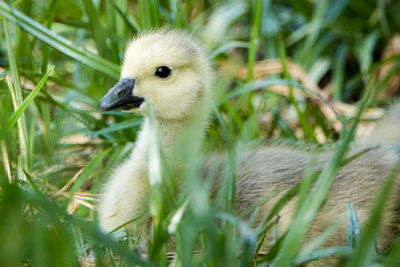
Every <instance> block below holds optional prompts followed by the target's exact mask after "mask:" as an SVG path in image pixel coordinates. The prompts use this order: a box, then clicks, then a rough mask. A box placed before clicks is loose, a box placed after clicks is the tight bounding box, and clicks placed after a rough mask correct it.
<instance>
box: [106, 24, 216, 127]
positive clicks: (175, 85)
mask: <svg viewBox="0 0 400 267" xmlns="http://www.w3.org/2000/svg"><path fill="white" fill-rule="evenodd" d="M211 79H212V71H211V67H210V63H209V60H208V58H207V55H206V54H205V53H204V51H203V49H202V48H201V47H200V45H199V44H198V43H197V42H196V41H195V40H194V39H192V38H191V37H190V36H189V35H187V34H186V33H183V32H180V31H155V32H150V33H146V34H143V35H140V36H139V37H137V38H135V39H133V40H132V42H131V43H130V44H129V45H128V47H127V49H126V53H125V58H124V62H123V65H122V70H121V79H120V81H119V82H118V83H117V84H116V85H115V86H114V87H113V88H111V89H110V90H109V92H108V93H107V94H106V95H105V96H104V97H103V98H102V99H101V100H100V103H99V106H100V108H101V109H102V110H112V109H117V108H121V109H122V110H124V111H128V112H139V113H142V114H146V113H147V110H146V109H147V108H146V103H144V102H145V101H149V102H150V103H151V106H152V109H153V111H154V114H155V116H156V117H157V118H158V119H161V120H162V119H164V120H181V119H184V118H186V117H187V116H188V115H190V114H191V113H192V112H193V109H194V107H195V106H196V104H197V103H199V102H200V101H201V100H202V99H203V98H204V96H205V95H208V91H209V90H210V82H211Z"/></svg>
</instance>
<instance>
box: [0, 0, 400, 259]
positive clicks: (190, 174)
mask: <svg viewBox="0 0 400 267" xmlns="http://www.w3.org/2000/svg"><path fill="white" fill-rule="evenodd" d="M399 12H400V4H399V3H398V2H396V1H386V2H385V1H370V0H368V1H362V0H356V1H347V0H339V1H325V0H323V1H315V2H313V1H304V0H291V1H268V0H253V1H244V0H237V1H213V0H201V1H191V0H188V1H183V2H181V1H173V0H170V1H163V0H151V1H141V0H139V1H126V0H121V1H116V0H107V1H92V0H84V1H74V0H64V1H54V0H49V1H45V0H43V1H32V0H21V1H3V0H0V21H1V24H2V27H0V36H1V37H0V40H2V41H1V42H0V72H1V73H0V101H1V103H2V104H1V105H0V126H1V130H0V145H1V156H0V157H1V162H2V164H1V165H0V265H1V266H19V265H32V266H64V265H66V266H78V265H79V264H82V263H83V262H85V261H86V262H88V261H94V260H96V263H97V265H99V266H103V265H104V266H119V265H122V266H125V265H126V266H132V265H135V264H137V265H143V266H147V265H149V266H164V265H167V264H168V262H169V258H168V257H167V252H168V241H169V239H170V238H171V237H173V238H174V239H175V242H176V246H175V248H174V251H175V254H174V255H173V256H172V258H173V261H174V262H175V263H176V264H178V265H182V266H197V265H201V266H203V265H205V266H236V265H241V266H252V265H260V266H267V265H269V264H272V265H274V266H288V265H299V264H305V263H307V262H310V261H312V260H315V259H319V258H323V257H328V256H331V255H335V256H338V257H339V258H340V262H341V264H343V265H345V264H348V265H349V266H370V265H373V264H380V265H385V266H386V265H387V266H398V264H399V263H400V258H399V253H398V252H399V249H400V242H399V241H398V240H397V241H396V242H394V244H393V245H392V247H390V248H389V249H388V250H387V251H385V252H383V253H382V252H376V251H375V238H376V236H377V231H378V227H379V224H380V221H381V219H382V218H381V213H382V210H383V208H382V207H384V205H385V203H386V200H387V199H386V196H387V195H388V192H389V191H390V188H391V187H392V185H393V183H394V177H395V174H393V175H390V176H389V178H388V181H387V183H386V184H384V185H382V190H381V194H380V195H379V196H378V197H377V201H376V203H375V206H374V208H373V210H372V211H371V215H370V218H369V223H368V224H369V227H368V230H366V231H364V229H363V228H361V229H360V225H359V224H358V222H357V215H356V214H357V210H354V209H353V208H352V205H351V203H350V204H349V208H348V214H349V216H348V220H349V242H348V246H347V247H328V248H326V247H325V248H320V246H319V245H320V244H321V243H322V242H323V241H324V240H325V239H326V237H327V236H328V235H329V234H334V229H335V227H336V226H335V222H334V221H332V227H331V228H330V229H327V230H326V232H324V233H322V234H321V236H319V237H317V238H316V240H314V241H313V242H310V243H307V244H305V245H304V244H302V242H301V240H302V237H303V236H304V234H305V233H306V231H307V229H308V227H309V225H310V224H311V222H312V220H313V218H314V217H315V215H316V213H317V211H318V209H319V208H320V207H321V205H322V204H323V202H324V200H325V198H326V195H327V192H328V191H329V187H330V185H331V184H332V182H333V180H334V178H335V174H336V173H337V171H338V169H339V168H340V167H341V165H343V157H344V154H345V152H346V150H347V148H348V147H349V145H350V143H351V142H352V141H353V140H354V138H355V137H354V136H355V134H356V132H357V131H358V132H359V130H357V129H359V128H357V125H358V122H359V121H360V120H361V121H362V122H363V123H365V122H364V121H363V116H362V111H363V110H365V109H366V108H368V107H372V110H378V109H379V108H380V107H382V106H385V105H387V104H388V102H390V101H388V99H390V98H392V97H393V94H391V93H390V92H389V91H388V90H386V89H387V88H389V87H390V86H392V85H393V83H395V78H396V75H398V74H397V73H398V71H399V66H400V54H399V51H400V49H398V50H397V52H395V53H392V54H390V55H389V56H388V57H386V58H384V57H383V54H384V53H385V51H386V50H385V47H386V46H387V44H388V43H389V42H390V41H391V40H392V38H393V36H394V33H396V32H398V31H399V29H400V19H399V16H398V14H399ZM159 27H167V28H179V29H185V30H188V31H191V32H193V34H194V35H196V36H197V37H198V38H199V39H201V40H202V41H203V42H204V43H205V44H206V45H207V46H208V47H209V50H210V56H211V57H212V58H213V60H214V62H215V67H216V69H217V70H218V72H219V73H218V74H219V75H217V78H216V81H215V84H214V87H215V95H216V98H217V99H216V107H215V108H214V109H213V114H212V120H211V126H210V127H209V128H208V129H207V133H206V134H207V138H206V139H205V140H204V144H203V145H202V146H200V144H197V145H198V146H199V147H198V148H199V151H195V150H194V151H191V152H190V151H189V152H187V153H188V154H185V155H181V156H182V158H184V159H186V161H185V170H184V173H183V174H182V176H183V177H182V179H183V180H182V183H181V184H182V186H181V188H177V185H175V184H173V183H172V182H171V181H172V180H171V179H168V177H172V176H173V174H174V172H173V169H171V168H169V167H168V166H165V162H164V161H163V157H162V154H160V153H159V150H158V148H157V146H155V147H154V149H153V150H152V159H153V161H152V166H151V169H152V170H153V172H152V173H151V175H150V179H151V184H152V194H151V196H150V201H149V207H150V213H151V215H152V218H153V226H152V230H153V235H152V242H151V243H150V245H149V247H148V248H147V251H146V254H147V255H148V257H144V256H143V253H141V251H140V249H139V250H138V249H136V245H137V242H138V240H137V239H135V237H131V236H125V237H124V238H121V239H118V240H117V239H113V238H111V237H110V236H108V235H105V234H103V233H102V232H101V231H100V230H99V228H98V226H97V222H96V212H95V206H96V198H97V196H98V194H99V192H100V191H101V186H102V184H103V183H104V181H105V180H106V179H107V178H108V176H109V173H110V171H111V170H112V169H113V168H114V167H116V166H117V165H118V164H119V163H120V162H121V161H122V160H123V159H124V158H125V157H126V156H127V155H128V154H129V152H130V151H131V149H132V147H133V144H132V142H134V141H135V139H136V134H137V131H138V129H139V127H140V125H141V122H142V118H141V117H140V116H138V115H132V114H129V115H128V114H125V113H122V112H120V111H111V112H103V113H101V112H99V110H98V108H97V102H98V100H99V99H100V97H101V96H102V95H103V94H104V93H105V92H106V91H107V89H108V88H110V87H111V86H112V85H113V84H114V83H115V82H116V81H117V80H118V78H119V65H120V63H121V60H122V58H123V51H124V48H125V46H126V44H127V43H128V41H129V39H130V38H131V37H132V36H133V35H135V34H137V33H140V32H143V31H146V30H149V29H153V28H159ZM264 59H266V60H269V61H261V60H264ZM273 64H275V65H273ZM273 66H275V67H273ZM276 66H278V67H276ZM384 67H386V68H387V69H388V70H387V71H383V68H384ZM276 68H278V69H279V70H278V71H276V70H271V69H276ZM265 69H268V70H267V71H265ZM397 86H398V85H397ZM316 88H317V89H316ZM320 88H323V90H319V89H320ZM367 89H368V90H367ZM328 98H330V99H333V100H334V102H333V103H335V104H338V105H339V106H341V104H343V103H346V104H348V106H350V107H353V109H354V110H356V112H355V113H350V112H346V110H343V109H342V110H340V112H339V113H338V114H336V115H335V116H333V117H332V116H331V117H329V116H328V114H327V113H325V112H324V107H329V105H330V104H331V102H328ZM292 109H293V110H295V115H296V116H295V118H293V117H291V116H290V114H291V113H290V112H288V111H290V110H292ZM154 123H155V122H154ZM196 130H198V129H195V130H193V133H195V132H196ZM154 138H155V142H154V144H157V142H156V136H154ZM192 138H193V137H192V135H190V133H189V134H188V136H185V138H183V139H184V140H185V142H187V143H186V144H193V143H196V140H193V139H192ZM267 139H268V140H270V139H273V140H274V139H278V140H279V142H285V143H289V144H297V145H299V144H300V146H301V145H304V146H305V145H306V142H309V143H312V144H313V145H314V146H317V147H320V148H321V149H322V150H324V149H328V148H327V147H329V148H330V149H332V148H331V146H328V145H326V144H325V143H328V144H329V143H332V142H336V141H338V143H337V144H338V145H337V148H336V150H335V152H336V154H335V156H334V157H333V159H332V161H331V162H330V164H329V165H328V166H327V167H326V168H325V169H324V171H322V172H321V173H319V174H315V173H310V174H307V175H305V177H304V179H303V181H302V182H301V183H300V184H298V185H296V186H295V187H293V188H292V189H291V190H289V191H288V192H287V193H286V194H285V195H284V196H283V197H282V198H281V199H280V200H279V201H278V202H277V203H276V205H275V206H274V207H273V208H272V210H271V211H270V213H269V214H268V215H267V216H266V219H265V220H264V221H263V222H262V224H260V225H258V226H257V225H253V223H254V222H253V219H254V216H255V214H256V213H257V210H258V207H257V206H254V207H253V209H252V210H250V211H248V213H249V218H250V219H249V221H245V220H243V218H242V217H241V216H240V215H238V214H236V213H235V210H234V206H233V204H234V197H235V169H236V154H237V151H238V150H240V149H241V145H243V144H245V145H252V144H254V143H260V142H263V141H264V140H267ZM200 147H201V148H200ZM215 150H217V151H225V152H226V169H225V170H223V175H222V177H223V178H222V179H223V182H224V186H222V187H221V189H220V191H219V192H213V193H211V192H212V190H213V189H212V184H210V183H208V182H204V180H201V179H200V178H199V177H200V176H201V175H200V173H201V171H200V170H201V166H203V164H204V162H205V161H206V159H207V157H208V155H210V153H212V152H215ZM182 153H183V152H182ZM154 170H157V171H155V172H154ZM315 181H317V182H316V183H315V184H314V182H315ZM313 185H314V186H313ZM312 186H313V190H311V191H310V189H311V187H312ZM309 192H310V193H309ZM210 195H214V196H215V197H214V198H211V197H210ZM266 197H268V196H266ZM294 197H297V198H298V199H299V201H298V207H297V210H296V212H295V216H294V220H293V221H294V223H296V227H291V228H289V230H288V231H287V232H286V233H285V234H283V235H282V237H281V238H279V239H278V237H277V239H276V240H275V241H276V242H275V243H274V245H273V247H272V249H271V250H270V251H267V252H265V251H260V244H261V243H262V240H263V238H265V233H266V232H267V231H274V228H275V229H277V225H276V224H277V222H276V221H275V218H276V215H277V214H278V213H279V211H280V209H282V207H283V206H284V205H285V204H286V203H288V202H289V201H290V200H291V199H293V198H294ZM216 203H218V205H216ZM278 223H279V222H278Z"/></svg>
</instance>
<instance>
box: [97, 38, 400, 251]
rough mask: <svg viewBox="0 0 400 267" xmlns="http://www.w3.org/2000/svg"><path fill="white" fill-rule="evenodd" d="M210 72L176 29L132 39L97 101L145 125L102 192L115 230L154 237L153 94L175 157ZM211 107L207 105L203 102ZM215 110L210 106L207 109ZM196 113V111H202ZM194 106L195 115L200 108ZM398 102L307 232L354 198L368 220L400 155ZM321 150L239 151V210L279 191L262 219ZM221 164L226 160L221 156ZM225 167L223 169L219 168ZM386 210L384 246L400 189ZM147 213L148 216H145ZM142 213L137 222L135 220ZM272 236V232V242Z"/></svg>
mask: <svg viewBox="0 0 400 267" xmlns="http://www.w3.org/2000/svg"><path fill="white" fill-rule="evenodd" d="M213 75H214V73H213V71H212V68H211V64H210V62H209V60H208V57H207V55H206V53H205V52H204V50H203V49H202V47H201V46H200V45H199V44H198V42H196V41H195V40H194V39H192V38H191V37H190V36H188V35H187V34H185V33H182V32H179V31H153V32H150V33H146V34H143V35H140V36H138V37H137V38H135V39H134V40H133V41H132V42H131V43H130V44H129V45H128V48H127V50H126V54H125V59H124V62H123V65H122V71H121V79H120V81H119V82H118V83H117V84H116V85H115V86H114V87H113V88H112V89H110V91H109V92H108V93H107V94H106V95H105V96H104V97H103V98H102V99H101V100H100V108H101V109H103V110H112V109H116V108H122V109H123V110H125V111H127V112H138V113H141V114H143V115H144V116H145V119H144V122H143V126H142V129H141V131H140V133H139V135H138V138H137V141H136V144H135V147H134V149H133V151H132V153H131V155H130V156H129V158H128V159H127V160H126V161H125V162H124V163H122V165H120V166H119V167H118V168H117V169H115V170H114V171H113V173H112V175H111V177H110V179H109V181H108V182H107V183H106V185H105V187H104V192H103V193H102V195H101V198H100V202H99V207H98V215H99V222H100V226H101V228H102V229H103V230H104V231H105V232H110V231H113V230H114V229H116V228H118V227H119V226H121V225H124V224H125V225H124V229H125V230H127V231H129V232H131V233H132V234H133V235H135V236H138V237H140V238H141V239H142V240H145V242H146V239H147V238H148V236H149V232H148V231H149V223H150V219H149V217H148V215H147V213H146V211H147V209H148V207H147V202H146V201H147V196H148V194H149V182H148V153H149V142H150V140H149V136H150V135H151V127H150V120H149V118H147V117H146V114H147V105H146V103H145V102H146V101H149V102H150V103H151V106H152V110H153V112H154V116H155V118H156V120H157V122H158V133H159V138H160V140H159V142H160V148H161V150H162V152H163V155H164V156H165V157H166V158H172V157H173V156H174V155H172V154H173V151H174V150H173V147H174V146H175V145H176V143H177V141H178V140H177V139H178V137H179V135H180V133H181V132H182V131H185V129H186V127H187V124H188V121H190V119H191V118H192V117H193V116H194V114H195V113H196V112H195V111H196V110H198V109H199V108H200V107H201V106H202V105H204V103H212V92H211V86H210V85H211V82H212V79H213ZM206 106H207V105H206ZM208 109H211V108H208ZM197 113H198V112H197ZM197 113H196V114H197ZM208 115H209V112H203V113H202V115H201V116H200V117H201V118H200V120H196V121H199V123H201V126H202V127H203V128H205V127H206V125H207V121H208V117H209V116H208ZM399 122H400V106H395V107H394V108H392V110H391V111H390V112H389V115H388V116H387V117H386V119H384V120H383V121H382V122H381V123H380V125H378V127H377V130H376V131H375V133H373V134H372V136H371V137H370V138H366V139H364V140H359V141H357V142H356V144H355V145H354V148H353V150H352V151H351V152H349V153H350V154H355V153H357V152H359V151H363V150H365V149H366V151H367V152H366V153H364V154H362V155H360V156H359V157H357V158H356V159H354V160H353V161H351V162H350V163H348V164H346V165H345V166H344V167H342V168H341V169H340V171H339V173H338V174H337V177H336V180H335V182H334V184H333V185H332V187H331V189H330V193H329V196H328V199H327V202H326V203H325V205H324V206H323V208H322V209H321V210H320V211H319V213H318V214H317V217H316V219H315V220H314V222H313V224H312V225H311V227H310V229H309V231H308V233H307V236H306V237H305V238H306V239H308V238H311V237H313V236H316V235H318V234H320V233H321V232H322V231H324V230H325V229H326V228H327V227H329V226H330V225H331V224H332V222H333V221H332V220H333V218H337V217H338V216H346V206H347V204H348V203H349V202H351V203H352V204H353V205H354V207H355V210H356V211H357V213H358V216H359V220H360V223H361V224H363V223H365V221H366V219H367V218H368V212H369V210H370V209H371V207H372V205H373V202H374V199H375V197H376V195H377V194H378V192H379V188H380V185H381V184H382V183H383V182H384V179H385V177H386V176H387V174H388V173H389V171H390V170H391V169H392V168H393V166H394V165H395V163H396V162H397V160H398V154H397V153H396V151H395V150H393V149H391V148H390V146H391V145H394V144H398V143H400V128H399V127H398V126H397V125H399ZM332 155H333V154H332V153H329V152H327V153H321V154H318V157H317V164H316V166H323V165H324V164H325V163H326V162H328V161H329V160H330V159H331V157H332ZM315 156H316V154H315V153H313V152H311V151H302V150H296V149H293V148H291V147H286V146H284V145H272V146H267V147H260V148H258V149H256V150H252V151H247V152H242V153H241V154H240V155H239V156H238V169H237V172H236V182H237V184H236V190H237V191H236V200H235V205H236V210H237V211H239V212H243V211H245V210H246V209H248V207H250V206H251V205H252V204H253V203H254V202H256V201H257V200H259V199H260V198H262V197H263V196H265V195H267V194H268V193H270V192H272V191H274V193H275V194H276V195H275V196H274V197H273V198H271V199H269V200H268V201H267V202H266V203H264V204H263V206H262V207H261V211H260V213H259V218H258V219H257V220H258V221H261V220H262V219H263V216H265V215H266V214H267V213H268V211H269V210H270V209H271V207H272V206H273V205H274V203H275V202H276V201H277V200H278V199H279V198H280V197H281V196H282V195H283V194H284V193H285V192H287V191H288V190H289V189H290V188H292V187H293V186H294V185H296V184H298V183H299V182H300V181H301V179H302V178H303V175H304V172H305V170H306V169H307V167H308V166H309V164H310V162H311V161H312V159H313V158H315ZM218 164H223V163H218ZM217 169H222V168H217ZM393 192H394V193H393V197H391V200H390V202H389V204H388V205H387V209H386V210H385V213H384V221H383V227H382V234H381V236H380V240H379V245H380V246H381V247H382V248H384V247H387V245H388V244H390V242H392V241H393V240H394V238H395V237H396V235H397V227H396V224H397V223H399V222H400V219H399V218H400V217H399V215H400V214H399V210H400V209H399V201H400V199H399V194H398V193H399V188H398V185H397V184H396V188H395V189H394V190H393ZM295 207H296V203H295V201H292V202H290V203H289V204H288V205H286V206H285V207H284V208H283V210H282V211H281V212H280V223H279V227H280V229H279V233H283V232H284V231H285V230H286V229H287V228H288V227H289V225H290V222H291V219H292V216H293V212H294V210H295ZM143 214H144V215H143ZM134 218H138V219H136V220H134V221H133V222H131V223H129V224H127V223H128V222H130V221H132V219H134ZM346 227H347V226H346V224H345V223H344V224H343V225H342V226H341V227H339V228H340V229H339V230H338V232H337V234H335V235H334V236H333V237H332V238H330V239H329V241H328V244H329V245H336V246H339V245H346V244H345V243H346V239H347V232H346V231H347V228H346ZM271 242H272V234H268V235H267V238H266V241H265V242H264V248H265V249H267V248H268V247H269V246H270V245H271Z"/></svg>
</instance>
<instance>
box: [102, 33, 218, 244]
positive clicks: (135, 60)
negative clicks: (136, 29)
mask: <svg viewBox="0 0 400 267" xmlns="http://www.w3.org/2000/svg"><path fill="white" fill-rule="evenodd" d="M212 77H213V72H212V70H211V66H210V62H209V61H208V58H207V55H206V54H205V52H204V51H203V49H202V48H201V46H200V45H199V44H198V43H197V42H196V41H194V40H193V39H192V38H191V37H189V36H188V35H187V34H184V33H182V32H178V31H154V32H150V33H147V34H144V35H140V36H139V37H137V38H136V39H134V40H133V41H132V42H131V43H130V44H129V45H128V48H127V50H126V54H125V59H124V63H123V65H122V71H121V79H120V81H119V82H118V83H117V84H116V85H115V86H114V87H113V88H112V89H111V90H110V91H109V92H108V93H107V94H106V96H104V97H103V98H102V99H101V100H100V103H99V106H100V108H101V109H103V110H112V109H115V108H122V109H123V110H125V111H127V112H138V113H141V114H143V115H145V116H146V115H147V106H146V103H144V101H149V102H150V103H151V106H152V110H153V112H154V116H155V118H156V120H157V122H158V135H159V138H160V140H159V143H160V148H161V150H162V152H163V155H164V156H165V157H166V158H168V157H169V156H172V155H170V154H171V153H172V150H173V148H174V145H175V141H176V138H177V136H178V135H179V132H181V131H183V130H184V129H185V124H186V123H187V122H188V121H189V120H190V119H191V117H192V115H193V113H194V112H195V110H196V108H198V106H199V103H201V102H206V101H207V100H208V99H210V101H211V97H210V93H211V90H210V84H211V79H212ZM207 114H208V113H207V112H204V114H203V117H204V118H203V119H201V120H202V121H203V122H204V123H205V122H206V121H207V120H206V117H207ZM150 132H151V129H150V122H149V119H148V118H146V117H145V119H144V122H143V125H142V129H141V131H140V133H139V134H138V137H137V141H136V145H135V148H134V149H133V151H132V153H131V155H130V156H129V158H128V159H127V160H126V161H125V162H124V163H123V164H122V165H121V166H119V167H118V168H117V169H116V170H114V172H113V174H112V176H111V178H110V180H109V181H108V182H107V184H106V186H105V190H104V192H103V194H102V196H101V198H100V204H99V207H98V215H99V222H100V226H101V228H102V229H103V230H104V231H105V232H110V231H112V230H114V229H115V228H117V227H118V226H120V225H123V224H125V223H127V222H128V221H130V220H132V219H133V218H135V217H137V216H139V215H142V214H145V213H146V212H145V211H146V210H147V202H146V199H147V195H148V193H149V184H148V175H147V172H148V148H149V136H150V135H151V133H150ZM146 216H148V215H143V216H141V218H140V219H138V220H135V222H134V223H131V224H129V225H127V226H126V229H127V230H128V231H129V232H132V233H133V234H134V235H135V236H142V239H146V238H147V237H148V232H147V231H148V224H149V218H148V217H146Z"/></svg>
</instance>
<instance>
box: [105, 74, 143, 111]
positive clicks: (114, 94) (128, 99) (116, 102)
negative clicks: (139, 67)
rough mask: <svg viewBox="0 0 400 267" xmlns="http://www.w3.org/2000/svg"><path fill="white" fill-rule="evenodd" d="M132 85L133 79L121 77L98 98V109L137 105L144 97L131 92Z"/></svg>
mask: <svg viewBox="0 0 400 267" xmlns="http://www.w3.org/2000/svg"><path fill="white" fill-rule="evenodd" d="M134 86H135V79H121V80H120V81H119V82H118V83H117V84H116V85H115V86H114V87H113V88H111V89H110V90H109V91H108V93H107V94H106V95H105V96H104V97H103V98H102V99H101V100H100V102H99V107H100V109H101V110H103V111H108V110H113V109H116V108H122V109H124V110H127V109H131V108H137V107H139V106H140V105H141V104H142V103H143V101H144V98H143V97H139V96H135V95H134V94H133V88H134Z"/></svg>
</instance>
